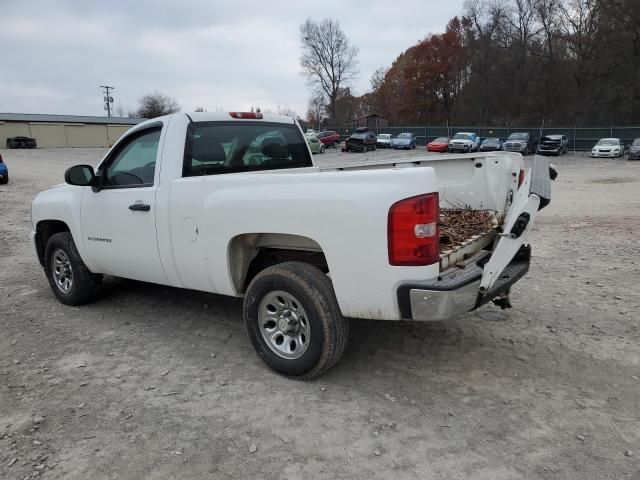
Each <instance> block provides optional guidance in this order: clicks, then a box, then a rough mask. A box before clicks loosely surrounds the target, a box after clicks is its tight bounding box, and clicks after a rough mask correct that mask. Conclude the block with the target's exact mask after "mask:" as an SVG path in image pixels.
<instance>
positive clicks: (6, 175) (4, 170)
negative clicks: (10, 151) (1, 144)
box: [0, 155, 9, 183]
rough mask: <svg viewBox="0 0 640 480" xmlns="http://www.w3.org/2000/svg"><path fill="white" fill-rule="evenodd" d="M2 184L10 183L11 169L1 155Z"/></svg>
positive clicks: (0, 171) (0, 172) (0, 173)
mask: <svg viewBox="0 0 640 480" xmlns="http://www.w3.org/2000/svg"><path fill="white" fill-rule="evenodd" d="M0 183H9V169H8V168H7V164H6V163H4V160H2V155H0Z"/></svg>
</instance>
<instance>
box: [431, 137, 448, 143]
mask: <svg viewBox="0 0 640 480" xmlns="http://www.w3.org/2000/svg"><path fill="white" fill-rule="evenodd" d="M448 141H449V139H448V138H447V137H438V138H436V139H435V140H434V142H435V143H447V142H448Z"/></svg>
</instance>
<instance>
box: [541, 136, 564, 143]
mask: <svg viewBox="0 0 640 480" xmlns="http://www.w3.org/2000/svg"><path fill="white" fill-rule="evenodd" d="M542 141H543V142H550V143H558V142H559V141H560V138H559V137H542Z"/></svg>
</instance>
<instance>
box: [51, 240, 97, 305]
mask: <svg viewBox="0 0 640 480" xmlns="http://www.w3.org/2000/svg"><path fill="white" fill-rule="evenodd" d="M59 251H62V252H63V253H64V255H66V257H67V259H68V260H69V264H70V270H71V280H72V282H71V285H70V286H69V289H68V290H67V291H65V290H64V289H63V288H62V287H61V286H60V285H59V284H58V282H57V280H56V278H55V277H54V267H55V266H54V265H53V264H54V263H55V260H54V259H53V256H54V253H58V252H59ZM44 259H45V262H44V271H45V274H46V275H47V280H49V285H50V286H51V290H53V294H54V295H55V296H56V298H57V299H58V300H59V301H60V302H62V303H64V304H66V305H82V304H84V303H87V302H90V301H91V300H93V299H94V298H95V296H96V294H97V292H98V290H99V288H100V284H101V282H102V276H101V275H96V274H94V273H91V271H90V270H89V269H88V268H87V267H86V265H85V264H84V262H83V261H82V258H80V254H79V253H78V249H77V248H76V244H75V243H74V241H73V237H72V236H71V233H69V232H62V233H56V234H55V235H52V236H51V238H49V241H48V242H47V245H46V247H45V250H44Z"/></svg>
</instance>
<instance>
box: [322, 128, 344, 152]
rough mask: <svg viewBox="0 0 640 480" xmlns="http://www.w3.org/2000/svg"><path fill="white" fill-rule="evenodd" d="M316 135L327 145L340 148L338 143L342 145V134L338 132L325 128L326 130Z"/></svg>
mask: <svg viewBox="0 0 640 480" xmlns="http://www.w3.org/2000/svg"><path fill="white" fill-rule="evenodd" d="M316 137H318V140H320V141H321V142H322V143H324V144H325V145H326V146H327V147H334V148H338V145H340V135H338V133H337V132H333V131H330V130H325V131H324V132H320V133H318V134H317V135H316Z"/></svg>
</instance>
